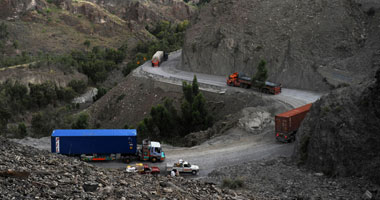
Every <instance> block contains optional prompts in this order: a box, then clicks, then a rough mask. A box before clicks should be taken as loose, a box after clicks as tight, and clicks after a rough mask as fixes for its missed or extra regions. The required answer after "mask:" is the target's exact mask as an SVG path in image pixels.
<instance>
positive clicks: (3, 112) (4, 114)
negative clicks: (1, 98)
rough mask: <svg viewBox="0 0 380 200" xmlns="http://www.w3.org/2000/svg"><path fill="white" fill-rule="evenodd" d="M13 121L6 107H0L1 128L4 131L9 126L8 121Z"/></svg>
mask: <svg viewBox="0 0 380 200" xmlns="http://www.w3.org/2000/svg"><path fill="white" fill-rule="evenodd" d="M10 119H11V113H10V111H9V110H8V109H7V108H6V106H3V105H0V128H1V129H3V128H5V127H6V126H7V124H8V121H9V120H10Z"/></svg>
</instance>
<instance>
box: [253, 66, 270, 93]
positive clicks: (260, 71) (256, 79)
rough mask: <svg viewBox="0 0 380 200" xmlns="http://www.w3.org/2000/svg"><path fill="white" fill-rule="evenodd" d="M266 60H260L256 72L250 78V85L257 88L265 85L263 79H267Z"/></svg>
mask: <svg viewBox="0 0 380 200" xmlns="http://www.w3.org/2000/svg"><path fill="white" fill-rule="evenodd" d="M266 64H267V62H265V60H261V61H260V63H259V65H258V67H257V72H256V74H255V75H254V76H253V78H252V85H253V86H255V87H258V88H262V87H264V86H265V81H266V80H267V79H268V69H267V68H266Z"/></svg>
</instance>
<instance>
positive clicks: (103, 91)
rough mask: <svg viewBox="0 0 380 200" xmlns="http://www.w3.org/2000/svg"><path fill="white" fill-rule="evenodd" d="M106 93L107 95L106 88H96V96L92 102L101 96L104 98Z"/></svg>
mask: <svg viewBox="0 0 380 200" xmlns="http://www.w3.org/2000/svg"><path fill="white" fill-rule="evenodd" d="M106 93H107V89H106V88H103V87H100V88H98V94H96V96H94V97H93V100H94V101H97V100H98V99H100V98H102V96H104V95H105V94H106Z"/></svg>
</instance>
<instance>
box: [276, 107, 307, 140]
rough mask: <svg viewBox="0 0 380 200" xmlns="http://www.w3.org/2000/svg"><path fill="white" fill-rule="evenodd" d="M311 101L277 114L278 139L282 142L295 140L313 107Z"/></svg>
mask: <svg viewBox="0 0 380 200" xmlns="http://www.w3.org/2000/svg"><path fill="white" fill-rule="evenodd" d="M311 105H312V104H311V103H310V104H306V105H304V106H301V107H298V108H295V109H293V110H290V111H287V112H284V113H281V114H278V115H276V116H275V130H276V139H277V140H278V141H281V142H291V141H294V140H295V134H296V132H297V130H298V128H299V127H300V126H301V123H302V121H303V119H304V118H305V117H306V114H307V113H308V112H309V110H310V108H311Z"/></svg>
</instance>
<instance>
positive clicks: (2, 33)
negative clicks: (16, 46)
mask: <svg viewBox="0 0 380 200" xmlns="http://www.w3.org/2000/svg"><path fill="white" fill-rule="evenodd" d="M7 29H8V27H7V25H6V24H4V22H2V23H1V24H0V40H5V39H7V38H8V35H9V32H8V30H7Z"/></svg>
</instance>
